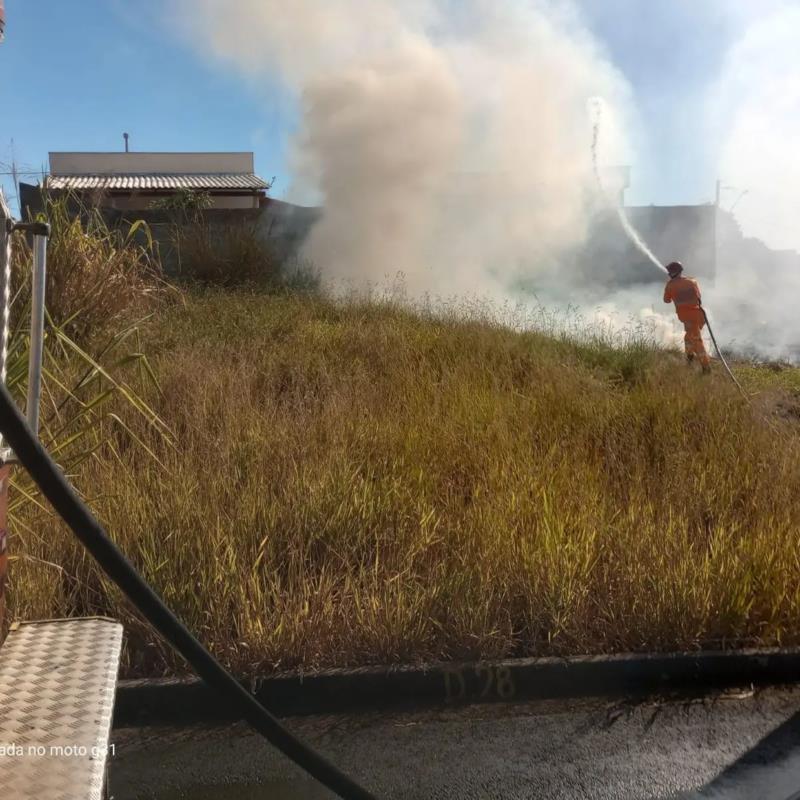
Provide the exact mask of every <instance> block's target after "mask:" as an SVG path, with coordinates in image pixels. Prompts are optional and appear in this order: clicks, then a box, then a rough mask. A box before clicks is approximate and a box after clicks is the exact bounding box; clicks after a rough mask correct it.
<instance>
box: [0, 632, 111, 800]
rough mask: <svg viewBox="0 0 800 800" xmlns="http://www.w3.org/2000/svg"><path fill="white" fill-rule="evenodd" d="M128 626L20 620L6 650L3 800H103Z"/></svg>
mask: <svg viewBox="0 0 800 800" xmlns="http://www.w3.org/2000/svg"><path fill="white" fill-rule="evenodd" d="M121 649H122V625H120V624H119V623H118V622H116V621H114V620H111V619H105V618H97V617H93V618H85V619H64V620H52V621H46V622H23V623H17V624H15V625H14V626H13V627H12V629H11V631H10V632H9V634H8V636H7V637H6V641H5V644H4V645H3V647H2V649H0V798H3V799H5V798H9V800H11V799H12V798H13V800H32V798H36V800H102V798H103V791H104V784H105V776H106V775H105V773H106V762H107V755H108V746H109V736H110V732H111V716H112V713H113V710H114V691H115V687H116V683H117V669H118V666H119V659H120V653H121Z"/></svg>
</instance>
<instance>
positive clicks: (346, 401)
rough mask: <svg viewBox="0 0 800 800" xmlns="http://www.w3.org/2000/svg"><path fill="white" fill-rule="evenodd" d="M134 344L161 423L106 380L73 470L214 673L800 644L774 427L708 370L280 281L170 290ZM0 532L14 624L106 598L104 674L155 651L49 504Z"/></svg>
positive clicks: (792, 525) (793, 467)
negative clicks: (97, 435)
mask: <svg viewBox="0 0 800 800" xmlns="http://www.w3.org/2000/svg"><path fill="white" fill-rule="evenodd" d="M141 347H142V350H143V352H146V353H147V354H148V359H149V363H150V364H151V366H152V369H153V372H154V374H155V376H156V377H157V382H158V387H159V388H158V389H157V388H156V386H155V384H142V389H141V391H142V399H143V401H146V403H147V404H148V407H150V408H152V409H153V410H154V412H155V413H156V414H157V415H158V418H159V419H160V420H162V421H163V423H164V424H165V425H166V426H167V427H168V429H169V431H170V435H171V437H172V438H169V437H165V436H163V435H162V434H161V433H159V431H158V428H157V427H156V426H154V425H153V424H152V422H151V421H148V419H147V418H146V417H145V416H143V415H142V414H136V413H134V412H133V411H132V409H131V406H130V404H126V403H125V402H123V400H122V398H119V397H115V398H112V400H111V401H110V402H111V403H112V405H113V406H114V408H115V413H116V415H117V416H118V417H119V418H120V419H122V420H125V423H126V428H124V429H123V428H119V429H118V430H117V431H116V433H115V438H114V440H113V451H112V450H111V449H110V445H104V446H103V447H100V448H98V449H97V450H96V451H95V452H93V454H92V457H91V458H88V459H86V460H84V461H83V462H82V463H81V464H80V466H79V467H78V468H76V469H75V470H74V474H75V480H76V482H77V484H78V486H79V487H80V488H81V490H82V491H83V492H84V493H85V494H86V495H87V496H88V497H89V499H90V500H91V503H92V505H93V507H94V508H95V509H96V512H97V514H98V515H99V516H100V518H101V519H102V520H103V522H104V523H105V524H106V525H107V527H108V530H109V531H110V533H111V534H112V536H113V537H114V538H115V539H116V541H117V542H118V543H119V545H120V546H121V548H122V549H123V550H124V551H125V552H126V553H127V554H128V555H129V557H130V558H131V559H132V560H133V561H134V562H135V564H136V565H137V566H138V567H139V569H141V571H142V572H143V574H144V576H145V577H146V578H147V580H148V581H150V582H151V583H152V584H153V586H154V587H155V588H156V590H157V591H158V592H159V593H160V594H161V595H162V596H163V597H164V599H165V601H166V602H167V603H168V604H169V605H170V606H171V607H172V608H173V609H174V610H175V611H176V613H177V614H178V615H179V616H181V617H182V618H183V619H185V620H186V621H187V623H188V624H189V626H190V627H191V628H192V629H193V630H194V631H195V632H196V633H197V634H198V636H199V637H200V638H201V639H202V640H204V641H205V642H206V643H208V644H209V646H210V647H211V649H212V650H213V651H214V652H215V653H216V654H217V655H218V656H219V657H220V658H221V659H222V660H223V661H224V662H225V663H226V664H228V665H229V666H231V667H233V668H234V669H235V670H236V671H237V672H239V673H240V674H248V673H255V672H259V673H269V672H271V671H273V670H282V669H294V668H302V669H304V670H313V669H316V668H321V667H329V666H343V665H363V664H375V663H388V662H422V661H429V660H437V659H473V658H496V657H504V656H516V655H519V656H523V655H526V656H527V655H538V654H573V653H589V652H591V653H602V652H618V651H665V650H685V649H695V648H720V647H722V648H729V647H743V646H753V645H778V644H782V645H789V644H800V626H799V625H798V619H800V585H798V581H797V575H798V573H799V572H800V561H799V560H798V559H799V558H800V556H798V553H800V547H799V546H798V544H799V542H798V531H800V524H799V523H800V506H799V505H798V503H797V501H796V498H797V494H798V488H799V486H800V447H799V446H798V440H797V436H796V432H795V431H796V426H795V424H794V423H793V422H792V421H791V420H785V419H784V418H783V417H781V416H779V415H774V414H771V413H769V417H770V424H767V423H766V420H765V415H767V413H768V410H767V411H765V410H764V409H762V408H759V407H758V403H754V404H753V405H752V406H751V405H749V404H747V403H745V402H743V400H742V398H741V396H740V395H739V394H738V392H737V390H736V389H735V388H734V387H733V386H732V385H730V383H729V382H728V381H727V379H726V378H725V376H724V375H723V374H722V372H721V371H719V372H717V373H716V374H715V375H713V376H712V377H711V378H703V377H701V376H700V375H699V373H698V372H696V371H692V370H690V369H688V368H687V367H686V366H685V365H684V364H683V363H682V360H681V359H680V358H678V357H675V355H673V354H671V353H665V352H664V351H661V350H659V349H657V348H656V347H655V346H654V345H653V344H652V343H650V342H648V341H647V339H646V338H643V337H641V336H631V337H628V338H627V339H624V340H620V341H616V342H614V341H609V340H608V339H607V338H603V337H595V338H592V337H591V336H584V337H582V338H580V339H576V338H575V337H566V336H559V335H557V334H555V333H553V332H552V331H550V332H544V331H542V330H538V331H537V330H530V331H514V330H512V329H510V328H509V327H508V326H507V325H503V324H500V323H499V322H498V321H496V320H493V319H492V316H491V314H486V313H480V314H477V313H473V312H472V311H471V310H470V309H469V308H458V307H453V306H449V307H442V308H438V309H437V308H436V307H430V306H428V307H419V308H416V309H415V308H408V307H405V306H403V305H401V304H399V303H395V302H392V301H391V300H387V299H385V298H384V299H381V298H377V299H372V300H366V299H363V298H358V297H351V298H349V299H345V300H339V301H333V300H326V299H324V298H322V297H320V296H317V295H314V294H298V293H291V292H279V293H272V294H264V293H259V292H255V291H221V290H213V289H205V290H203V291H198V292H192V293H190V294H188V295H187V296H186V298H185V301H184V302H183V303H179V304H173V305H167V306H165V307H163V308H161V309H160V310H159V311H158V312H157V314H156V315H155V316H154V317H153V318H152V319H151V320H149V321H148V322H147V323H146V325H145V326H144V327H143V328H142V342H141ZM749 369H750V368H749V367H742V368H741V370H740V378H741V379H742V380H743V382H744V383H745V384H746V385H748V380H749V377H748V376H749V373H748V370H749ZM781 375H783V379H784V380H785V381H792V380H796V375H797V373H796V371H793V370H788V371H784V372H783V373H781ZM749 390H750V391H753V392H757V391H761V389H757V388H754V387H753V386H752V385H750V386H749ZM757 396H758V395H756V397H757ZM172 441H174V442H175V443H177V446H173V445H172V444H171V442H172ZM151 454H152V455H154V456H156V457H157V459H158V461H157V462H156V461H154V459H153V457H152V455H151ZM17 525H18V527H17V530H26V531H29V532H31V535H26V536H23V535H21V534H18V535H17V536H16V537H14V538H12V542H11V546H12V548H13V550H14V552H15V553H17V554H21V555H22V556H23V558H21V559H20V560H19V561H18V562H17V563H15V564H14V565H13V570H12V585H11V601H12V604H13V611H14V613H15V615H16V616H17V617H28V618H31V617H39V618H41V617H53V616H61V615H74V614H111V615H114V616H117V617H119V618H121V619H122V621H123V622H124V623H125V626H126V630H127V636H128V666H127V671H128V673H129V674H163V673H167V672H180V671H182V670H183V668H184V667H183V665H182V664H181V663H180V662H178V661H177V660H176V659H175V658H174V657H173V656H172V655H171V654H170V653H169V651H168V649H167V647H166V646H165V645H163V643H161V642H160V641H159V640H158V639H157V638H156V637H155V636H154V635H153V634H152V633H151V631H150V630H149V629H148V627H147V625H146V624H145V623H143V622H142V621H141V620H140V619H139V618H138V617H137V615H136V614H135V613H134V612H133V611H132V610H131V609H130V608H129V607H128V606H127V605H126V604H125V603H123V602H121V601H120V598H119V596H118V594H117V592H116V591H115V590H114V589H113V588H112V587H111V586H110V585H109V583H108V582H107V581H106V580H105V579H104V578H103V577H102V575H101V574H100V573H99V571H98V569H97V568H96V567H95V566H94V564H93V563H91V561H90V560H89V559H88V558H87V557H86V556H85V554H84V553H83V551H82V550H81V548H80V546H79V545H77V544H76V543H75V542H74V541H73V540H72V539H71V537H70V535H69V534H68V533H67V532H66V531H65V530H64V528H63V526H62V525H61V524H60V523H58V521H57V520H55V519H53V518H52V516H51V515H49V514H48V513H46V512H44V511H43V510H42V509H40V508H38V507H37V506H36V505H34V504H31V503H27V504H24V506H22V507H20V508H19V509H18V510H17ZM42 562H47V563H48V564H50V565H51V566H47V565H43V564H42ZM53 565H56V566H53Z"/></svg>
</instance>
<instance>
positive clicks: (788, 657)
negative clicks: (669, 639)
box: [114, 648, 800, 726]
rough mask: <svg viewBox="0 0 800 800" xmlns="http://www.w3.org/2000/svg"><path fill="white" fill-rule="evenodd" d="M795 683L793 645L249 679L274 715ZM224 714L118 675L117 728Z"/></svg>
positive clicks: (194, 692) (798, 675)
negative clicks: (729, 650) (723, 650)
mask: <svg viewBox="0 0 800 800" xmlns="http://www.w3.org/2000/svg"><path fill="white" fill-rule="evenodd" d="M798 681H800V648H797V649H791V650H789V649H777V648H776V649H768V650H739V651H733V652H698V653H668V654H647V655H638V654H620V655H611V656H578V657H572V658H521V659H510V660H507V661H494V662H479V663H471V664H454V663H443V664H431V665H427V666H422V667H409V666H400V667H367V668H361V669H349V670H348V669H341V670H327V671H324V672H318V673H314V674H309V675H299V674H293V675H279V676H275V677H269V678H263V679H257V680H254V681H252V682H251V684H250V685H249V688H250V691H251V692H252V693H253V694H254V695H255V696H256V697H257V698H258V699H259V701H260V702H262V703H263V704H264V705H265V706H266V707H267V708H268V709H270V711H273V712H274V713H275V714H278V715H287V716H290V715H293V714H312V713H333V712H344V711H355V710H359V709H361V710H364V709H370V710H379V709H386V708H390V707H398V706H404V707H415V706H417V707H418V706H437V705H438V706H442V705H448V704H449V705H453V704H457V703H474V702H493V701H494V702H497V701H508V700H524V699H537V698H554V697H556V698H559V697H560V698H566V697H589V696H595V697H596V696H625V695H632V694H640V693H644V692H658V691H664V690H683V691H687V690H691V691H695V690H697V691H700V690H708V689H722V688H726V687H731V686H749V685H750V684H753V685H769V684H773V685H776V684H787V683H795V682H798ZM225 719H230V714H229V713H228V712H227V709H226V708H225V705H224V703H222V702H220V701H219V700H218V699H217V697H216V695H214V694H213V693H212V692H211V691H210V690H209V689H208V688H207V687H206V686H205V684H204V683H202V682H201V681H199V680H196V679H152V680H151V679H145V680H123V681H120V683H119V686H118V689H117V700H116V709H115V713H114V724H115V725H118V726H119V725H131V724H179V723H187V722H191V721H201V720H225Z"/></svg>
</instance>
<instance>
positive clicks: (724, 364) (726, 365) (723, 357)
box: [700, 304, 750, 403]
mask: <svg viewBox="0 0 800 800" xmlns="http://www.w3.org/2000/svg"><path fill="white" fill-rule="evenodd" d="M700 310H701V311H702V312H703V319H704V320H705V321H706V327H708V333H709V335H710V336H711V341H712V342H713V343H714V349H715V350H716V351H717V356H718V357H719V360H720V361H721V362H722V366H723V367H725V371H726V372H727V373H728V375H729V377H730V379H731V380H732V381H733V382H734V383H735V384H736V388H737V389H738V390H739V391H740V392H741V393H742V397H744V399H745V400H747V402H748V403H749V402H750V398H749V397H748V396H747V393H746V392H745V390H744V389H742V385H741V384H740V383H739V381H738V380H736V376H735V375H734V374H733V372H732V371H731V368H730V367H729V366H728V362H727V361H726V360H725V356H723V355H722V351H721V350H720V349H719V345H718V344H717V339H716V337H715V336H714V331H713V330H712V328H711V323H710V322H709V321H708V314H706V310H705V309H704V308H703V306H702V304H701V305H700Z"/></svg>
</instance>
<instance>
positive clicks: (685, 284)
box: [664, 261, 711, 373]
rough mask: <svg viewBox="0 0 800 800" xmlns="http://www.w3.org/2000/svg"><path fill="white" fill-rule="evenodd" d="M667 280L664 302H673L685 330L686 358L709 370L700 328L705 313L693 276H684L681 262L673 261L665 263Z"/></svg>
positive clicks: (701, 328) (706, 370)
mask: <svg viewBox="0 0 800 800" xmlns="http://www.w3.org/2000/svg"><path fill="white" fill-rule="evenodd" d="M667 272H668V273H669V280H668V281H667V285H666V287H665V288H664V302H665V303H673V302H674V303H675V311H676V312H677V314H678V319H679V320H680V321H681V322H682V323H683V328H684V330H685V331H686V335H685V336H684V339H683V341H684V343H685V346H686V360H687V361H688V362H689V363H690V364H691V363H692V361H694V359H695V358H697V360H698V361H699V362H700V365H701V366H702V367H703V372H705V373H708V372H711V360H710V359H709V357H708V353H707V352H706V348H705V345H704V344H703V335H702V330H703V326H704V325H705V324H706V318H705V314H704V313H703V309H702V308H701V306H700V287H699V286H698V285H697V281H696V280H695V279H694V278H689V277H684V276H683V275H682V274H681V273H682V272H683V264H681V263H680V261H673V262H672V263H671V264H668V265H667Z"/></svg>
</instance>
